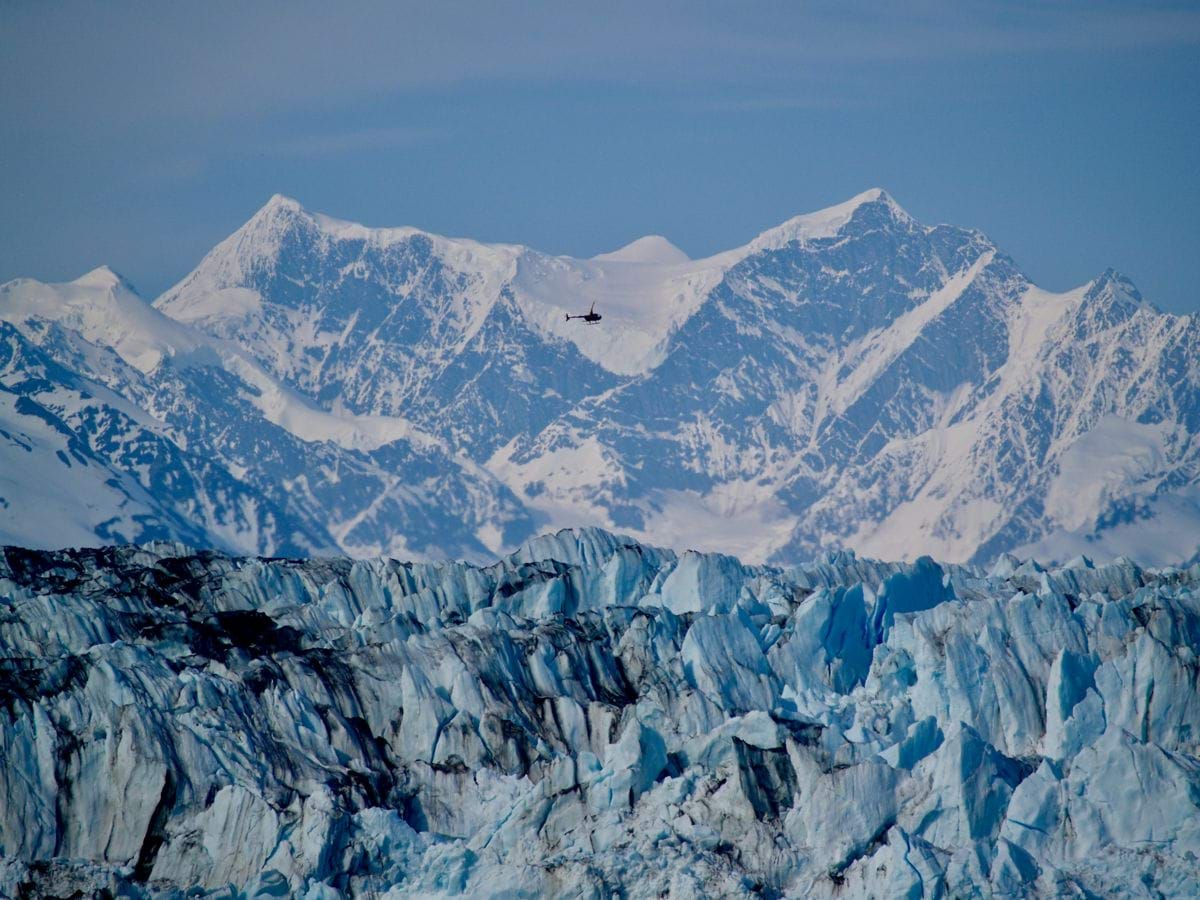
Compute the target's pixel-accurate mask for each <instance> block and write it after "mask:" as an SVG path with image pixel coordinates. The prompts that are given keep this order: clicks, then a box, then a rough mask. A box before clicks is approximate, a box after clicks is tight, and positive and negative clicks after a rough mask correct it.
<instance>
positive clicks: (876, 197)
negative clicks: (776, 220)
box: [751, 188, 914, 250]
mask: <svg viewBox="0 0 1200 900" xmlns="http://www.w3.org/2000/svg"><path fill="white" fill-rule="evenodd" d="M864 207H874V208H878V209H879V210H880V211H881V212H883V213H885V214H886V215H887V217H888V218H890V219H891V220H892V221H894V222H895V223H897V224H899V225H903V226H909V225H912V224H913V223H914V219H913V217H912V216H910V215H909V214H908V213H907V212H906V211H905V210H904V209H903V208H902V207H901V206H900V204H899V203H897V202H896V201H895V200H893V199H892V195H891V194H889V193H888V192H887V191H885V190H883V188H870V189H869V190H865V191H863V192H862V193H861V194H856V195H855V196H853V197H851V198H850V199H849V200H846V201H844V202H842V203H838V204H836V205H834V206H828V207H826V208H825V209H819V210H817V211H816V212H810V213H804V214H803V215H799V216H795V217H794V218H791V219H788V220H787V221H786V222H784V223H783V224H782V225H777V226H776V227H774V228H771V229H769V230H767V231H764V232H763V233H762V234H760V235H759V236H758V237H757V238H756V239H755V240H754V241H753V243H752V244H751V247H752V249H755V250H770V249H776V248H778V247H782V246H783V245H785V244H790V243H791V242H793V241H812V240H818V239H820V238H830V237H834V236H835V235H837V234H838V233H839V232H840V231H841V230H842V229H843V228H844V227H845V226H846V225H847V224H849V222H850V221H851V219H853V218H854V217H855V216H856V214H858V212H859V210H861V209H863V208H864Z"/></svg>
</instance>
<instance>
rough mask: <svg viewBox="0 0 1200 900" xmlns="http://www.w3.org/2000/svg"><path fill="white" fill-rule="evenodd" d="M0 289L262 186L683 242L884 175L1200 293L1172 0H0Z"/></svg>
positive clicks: (1162, 285) (344, 209)
mask: <svg viewBox="0 0 1200 900" xmlns="http://www.w3.org/2000/svg"><path fill="white" fill-rule="evenodd" d="M0 116H2V117H3V121H4V122H5V127H4V129H3V133H2V134H0V198H2V199H3V207H4V215H3V216H2V217H0V280H7V279H9V278H14V277H18V276H31V277H36V278H40V279H44V280H63V279H69V278H73V277H75V276H77V275H79V274H81V273H82V272H84V271H87V270H88V269H90V268H92V267H94V266H96V265H99V264H101V263H107V264H110V265H112V266H113V267H114V268H116V269H117V270H119V271H121V272H122V273H123V274H125V275H126V276H127V277H129V278H130V279H131V280H132V281H133V282H134V283H135V284H136V285H138V286H139V288H140V289H141V290H142V292H143V293H144V294H146V295H148V296H153V295H155V294H157V293H158V292H159V291H161V290H162V289H164V288H165V287H167V286H168V285H170V284H171V283H173V282H174V281H175V280H177V279H178V278H180V277H182V276H183V275H184V274H186V272H187V271H188V270H189V269H190V268H191V267H192V266H194V265H195V263H196V262H198V261H199V259H200V257H201V256H202V255H203V254H204V253H205V252H206V251H207V250H208V249H209V248H210V247H212V245H213V244H215V243H216V242H217V241H219V240H220V239H221V238H223V237H225V236H226V235H227V234H228V233H229V232H231V231H232V230H234V229H235V228H236V227H237V226H238V225H240V224H241V223H242V222H243V221H244V220H245V219H247V218H249V216H250V215H251V214H252V213H253V212H254V210H255V209H257V208H258V207H259V206H261V205H262V203H264V202H265V201H266V200H267V198H268V197H269V196H270V195H271V194H272V193H275V192H277V191H278V192H281V193H285V194H288V195H290V196H294V197H296V198H297V199H299V200H300V201H301V202H302V203H303V204H305V205H306V206H308V207H310V208H312V209H316V210H320V211H323V212H327V213H330V214H332V215H336V216H340V217H342V218H348V219H353V220H356V221H361V222H365V223H367V224H371V225H401V224H405V225H416V226H418V227H422V228H426V229H429V230H432V231H436V232H440V233H445V234H452V235H465V236H470V237H476V238H479V239H482V240H493V241H511V242H518V243H525V244H530V245H532V246H535V247H538V248H540V249H543V250H547V251H550V252H556V253H569V254H573V255H581V256H590V255H592V254H595V253H599V252H603V251H606V250H610V249H613V248H615V247H617V246H619V245H621V244H624V243H626V242H628V241H629V240H632V239H633V238H636V237H638V236H640V235H643V234H648V233H661V234H664V235H666V236H667V237H669V238H670V239H671V240H672V241H674V242H675V243H676V244H678V245H679V246H680V247H682V248H683V249H684V250H685V251H687V252H688V253H689V254H691V255H692V256H700V255H705V254H708V253H712V252H715V251H717V250H720V249H724V248H727V247H731V246H735V245H737V244H741V243H743V242H745V241H746V240H748V239H749V238H751V237H752V236H754V235H755V234H757V233H758V232H760V231H762V230H764V229H766V228H768V227H770V226H771V225H774V224H777V223H778V222H780V221H782V220H784V219H786V218H788V217H790V216H792V215H795V214H797V213H801V212H807V211H810V210H813V209H817V208H820V207H822V206H826V205H829V204H831V203H835V202H838V201H840V200H843V199H846V198H847V197H850V196H852V195H853V194H856V193H858V192H859V191H862V190H864V189H866V188H868V187H874V186H880V187H884V188H886V189H887V190H888V191H889V192H891V193H892V195H893V196H894V197H895V198H896V199H897V200H898V201H899V202H900V203H901V205H903V206H904V207H905V208H907V209H908V210H909V211H910V212H911V213H912V214H913V215H915V216H917V217H918V218H919V219H921V220H923V221H926V222H952V223H955V224H959V225H968V226H973V227H976V228H979V229H981V230H983V231H985V232H986V233H987V234H989V235H990V236H991V237H992V238H993V240H995V241H996V242H997V243H998V244H999V245H1000V246H1001V248H1002V249H1004V250H1005V251H1006V252H1008V253H1009V254H1010V255H1012V256H1013V257H1014V258H1015V259H1016V260H1017V262H1018V263H1019V264H1020V265H1021V267H1022V268H1023V269H1024V270H1025V271H1026V272H1028V273H1029V274H1030V275H1031V276H1032V277H1033V278H1034V279H1035V280H1036V281H1038V282H1039V283H1041V284H1043V285H1044V286H1046V287H1049V288H1054V289H1062V288H1066V287H1070V286H1073V285H1075V284H1078V283H1082V282H1084V281H1086V280H1088V279H1089V278H1091V277H1094V276H1095V275H1096V274H1098V273H1099V272H1100V271H1102V270H1103V269H1104V268H1105V267H1107V266H1113V267H1115V268H1117V269H1120V270H1121V271H1123V272H1125V273H1126V274H1128V275H1129V276H1130V277H1132V278H1133V279H1134V281H1135V282H1136V283H1137V284H1138V285H1139V287H1141V289H1142V292H1143V293H1144V294H1145V295H1146V297H1147V298H1148V299H1150V300H1152V301H1153V302H1155V303H1157V304H1158V305H1160V306H1162V307H1163V308H1166V309H1170V310H1174V311H1192V310H1197V309H1200V6H1197V5H1196V4H1194V3H1193V4H1168V3H1122V4H1110V3H1105V2H1089V3H1074V2H1070V3H1023V2H1014V3H993V2H953V3H952V2H944V3H943V2H916V3H905V4H892V3H855V2H850V3H786V4H782V3H758V2H751V3H737V4H734V3H724V2H721V3H705V2H695V3H661V4H651V3H644V2H643V3H630V4H623V3H605V4H599V5H594V6H589V5H586V4H564V3H545V4H540V3H532V2H526V3H519V4H505V3H474V4H460V3H438V4H391V3H389V4H367V3H360V4H326V3H258V4H233V3H205V4H199V3H197V4H194V5H191V6H185V5H183V4H159V3H109V4H99V3H94V4H93V3H87V4H71V3H65V4H62V3H56V4H47V3H23V2H9V3H7V4H5V5H4V6H3V7H0Z"/></svg>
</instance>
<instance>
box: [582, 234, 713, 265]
mask: <svg viewBox="0 0 1200 900" xmlns="http://www.w3.org/2000/svg"><path fill="white" fill-rule="evenodd" d="M592 259H593V260H595V261H597V262H629V263H653V264H657V265H678V264H680V263H685V262H691V257H690V256H688V255H687V254H686V253H684V252H683V251H682V250H680V249H679V248H678V247H676V246H675V245H674V244H672V243H671V242H670V241H668V240H667V239H666V238H665V237H663V236H662V235H661V234H648V235H646V236H645V237H640V238H638V239H637V240H636V241H631V242H630V243H628V244H626V245H625V246H624V247H622V248H620V249H619V250H613V251H612V252H611V253H601V254H599V255H597V256H593V257H592Z"/></svg>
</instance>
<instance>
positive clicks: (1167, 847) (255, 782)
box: [0, 529, 1200, 898]
mask: <svg viewBox="0 0 1200 900" xmlns="http://www.w3.org/2000/svg"><path fill="white" fill-rule="evenodd" d="M0 608H2V610H3V613H4V614H3V615H2V616H0V664H2V665H3V673H4V675H5V677H4V679H3V680H0V752H2V754H3V757H2V758H3V759H4V761H5V765H3V766H0V792H2V793H0V796H3V797H4V798H5V802H4V803H3V804H0V894H3V895H5V896H21V895H23V894H32V895H38V894H42V895H53V896H70V895H72V894H73V893H75V892H79V893H80V894H81V895H90V894H91V893H93V892H95V891H102V890H108V891H109V892H111V893H112V894H114V895H121V896H175V895H181V894H183V893H184V892H187V891H193V890H195V889H202V890H204V891H208V892H220V893H223V894H230V895H232V894H234V893H236V894H238V895H249V896H306V897H333V896H345V895H351V896H364V895H375V896H411V895H420V896H428V897H448V896H462V895H469V896H479V895H492V896H494V895H496V894H497V893H507V894H509V895H512V896H546V895H570V896H605V897H607V896H611V895H612V894H614V893H619V894H621V895H622V896H628V897H635V898H636V897H660V896H689V897H691V896H737V897H751V896H764V895H766V896H841V895H845V896H853V897H883V896H886V897H896V896H903V897H931V898H932V897H942V896H995V895H1005V896H1039V897H1040V896H1126V895H1128V896H1141V895H1143V894H1145V895H1150V896H1156V895H1162V896H1194V895H1195V894H1196V893H1197V892H1198V891H1200V878H1198V875H1197V870H1196V867H1195V865H1194V857H1195V855H1196V853H1198V852H1200V824H1198V823H1200V757H1198V753H1200V743H1198V738H1197V736H1198V735H1200V692H1197V689H1196V683H1195V682H1196V678H1195V672H1196V655H1195V647H1196V643H1197V634H1200V568H1197V567H1192V568H1189V569H1168V570H1152V569H1144V568H1140V567H1138V566H1137V565H1135V564H1133V563H1131V562H1129V561H1123V562H1121V563H1117V564H1111V565H1100V564H1084V563H1082V562H1081V563H1079V564H1077V565H1074V566H1071V567H1065V568H1055V567H1049V568H1046V567H1042V566H1038V565H1036V564H1033V563H1030V562H1021V561H1019V560H1015V559H1007V560H1006V561H1005V565H1002V566H997V567H995V568H993V570H992V572H991V573H990V574H985V573H983V572H982V571H980V570H977V569H974V568H971V567H962V566H952V565H944V564H939V563H936V562H934V561H933V560H930V559H923V560H921V561H919V562H917V563H915V564H911V565H907V564H895V563H878V562H873V561H871V560H867V559H863V558H858V557H855V556H854V555H852V554H847V553H840V554H830V555H828V556H825V557H823V558H822V559H820V560H817V561H815V562H812V563H806V564H803V565H800V566H798V567H796V568H791V569H779V568H773V567H762V566H745V565H743V564H741V563H740V562H739V561H738V560H736V559H733V558H731V557H727V556H717V555H706V554H697V553H688V554H684V555H678V554H676V553H673V552H671V551H669V550H662V549H656V548H654V547H652V546H648V545H644V544H640V543H638V542H635V541H632V540H630V539H629V538H625V537H621V536H618V535H614V534H612V533H608V532H604V531H600V530H597V529H581V530H577V531H564V532H559V533H555V534H545V535H541V536H539V537H536V538H533V539H531V540H528V541H526V542H525V543H524V544H523V546H522V547H521V549H520V550H519V551H518V552H516V553H514V554H513V555H511V556H509V557H507V558H505V559H503V560H502V561H500V562H498V563H496V564H494V565H490V566H486V567H476V566H471V565H466V564H456V563H435V564H420V563H405V562H398V561H395V560H380V559H376V560H362V561H352V560H348V559H344V558H343V559H324V560H311V561H296V560H280V559H274V560H264V559H252V558H228V557H223V556H220V555H217V554H212V553H208V554H203V555H196V554H193V553H192V551H190V550H189V549H188V548H186V547H184V546H182V545H178V544H166V543H160V544H154V545H148V546H144V547H124V548H109V549H105V550H97V551H70V552H31V551H28V550H22V549H20V548H15V547H9V548H5V549H3V550H0Z"/></svg>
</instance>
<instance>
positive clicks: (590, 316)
mask: <svg viewBox="0 0 1200 900" xmlns="http://www.w3.org/2000/svg"><path fill="white" fill-rule="evenodd" d="M602 318H604V317H603V316H602V315H600V313H598V312H596V304H595V302H593V303H592V308H591V309H589V310H588V311H587V313H586V314H584V315H582V316H573V315H571V314H570V313H567V321H568V322H570V321H571V320H572V319H582V320H583V321H584V322H587V323H588V324H589V325H595V324H596V323H597V322H599V321H600V320H601V319H602Z"/></svg>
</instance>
